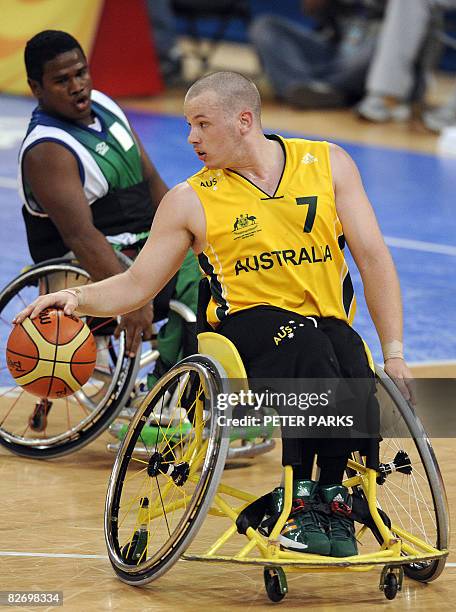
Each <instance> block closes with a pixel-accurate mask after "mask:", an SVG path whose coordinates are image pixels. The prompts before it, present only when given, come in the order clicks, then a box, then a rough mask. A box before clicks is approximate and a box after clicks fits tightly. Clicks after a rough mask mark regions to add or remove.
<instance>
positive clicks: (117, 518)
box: [105, 355, 229, 586]
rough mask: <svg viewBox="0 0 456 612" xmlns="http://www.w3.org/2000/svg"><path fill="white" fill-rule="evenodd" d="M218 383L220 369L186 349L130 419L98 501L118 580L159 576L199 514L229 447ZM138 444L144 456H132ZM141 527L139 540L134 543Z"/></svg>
mask: <svg viewBox="0 0 456 612" xmlns="http://www.w3.org/2000/svg"><path fill="white" fill-rule="evenodd" d="M176 390H177V394H176ZM224 390H225V382H224V372H223V370H222V369H221V367H220V366H219V365H218V364H217V362H215V361H214V360H212V359H210V358H208V357H206V356H202V355H193V356H190V357H187V358H185V359H183V360H182V361H181V362H179V363H178V364H176V365H175V366H174V367H173V368H172V369H171V370H170V371H169V372H168V373H167V374H165V375H164V376H163V377H162V378H161V379H160V381H159V382H158V383H157V385H156V386H155V387H154V388H153V389H152V391H150V393H149V394H148V396H147V397H146V398H145V400H144V401H143V403H142V405H141V407H140V408H139V409H138V411H137V414H136V415H135V417H134V418H133V420H132V421H131V423H130V426H129V429H128V431H127V434H126V436H125V438H124V440H123V441H122V444H121V446H120V448H119V452H118V454H117V457H116V460H115V463H114V467H113V470H112V474H111V478H110V481H109V487H108V492H107V497H106V506H105V538H106V544H107V548H108V554H109V559H110V561H111V564H112V566H113V568H114V571H115V572H116V574H117V576H118V577H119V578H120V579H121V580H122V581H123V582H126V583H127V584H130V585H135V586H140V585H143V584H146V583H148V582H150V581H152V580H156V579H157V578H159V577H160V576H161V575H162V574H164V573H165V572H166V571H168V569H170V567H171V566H172V565H174V563H176V561H177V560H178V559H179V557H180V556H181V554H183V553H184V552H185V550H186V549H187V548H188V546H189V545H190V543H191V542H192V540H193V538H194V537H195V535H196V534H197V532H198V530H199V528H200V526H201V524H202V522H203V521H204V518H205V517H206V514H207V512H208V510H209V508H210V505H211V502H212V499H213V496H214V494H215V493H216V490H217V487H218V484H219V481H220V478H221V475H222V472H223V468H224V465H225V459H226V456H227V452H228V445H229V432H227V431H225V428H223V427H222V426H221V424H220V423H219V419H218V417H219V416H220V415H221V414H222V411H221V410H220V408H219V407H218V405H217V394H218V393H220V392H222V391H224ZM172 397H174V398H176V397H177V400H176V399H174V400H171V401H172V402H173V406H174V415H175V416H174V417H173V418H174V420H173V421H172V427H171V426H170V423H171V422H170V421H169V417H168V418H167V420H166V422H165V423H164V424H163V425H161V413H162V411H163V407H164V406H165V404H166V402H168V401H169V398H172ZM168 412H169V411H168ZM226 412H227V411H224V413H225V414H226ZM151 424H152V425H153V426H155V427H156V429H157V437H156V438H155V440H154V441H151V440H150V438H149V439H148V440H147V441H146V440H145V439H142V437H141V432H142V430H143V427H144V426H145V425H147V426H148V431H149V432H150V429H151ZM179 428H180V429H179ZM179 431H180V433H179ZM138 444H143V445H144V447H145V448H147V451H148V452H147V455H146V456H144V455H141V457H140V458H138V457H135V456H134V451H135V446H136V447H137V446H138ZM141 534H142V535H143V542H145V544H143V547H142V548H141V549H139V550H138V542H139V541H140V540H141ZM144 534H146V536H145V537H144ZM133 548H134V551H133V553H132V549H133Z"/></svg>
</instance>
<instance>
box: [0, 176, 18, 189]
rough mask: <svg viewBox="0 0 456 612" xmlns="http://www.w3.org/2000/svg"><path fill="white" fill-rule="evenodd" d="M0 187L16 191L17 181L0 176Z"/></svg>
mask: <svg viewBox="0 0 456 612" xmlns="http://www.w3.org/2000/svg"><path fill="white" fill-rule="evenodd" d="M0 187H4V188H5V189H17V179H15V178H8V177H7V176H0Z"/></svg>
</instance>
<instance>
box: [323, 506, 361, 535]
mask: <svg viewBox="0 0 456 612" xmlns="http://www.w3.org/2000/svg"><path fill="white" fill-rule="evenodd" d="M329 508H330V510H331V521H330V523H331V535H332V536H336V537H337V536H339V537H341V538H353V537H354V530H355V528H354V524H353V520H352V519H351V513H352V509H351V507H350V506H349V505H348V504H347V503H345V502H340V501H335V500H333V501H332V502H331V504H330V506H329Z"/></svg>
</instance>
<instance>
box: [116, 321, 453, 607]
mask: <svg viewBox="0 0 456 612" xmlns="http://www.w3.org/2000/svg"><path fill="white" fill-rule="evenodd" d="M198 340H199V348H200V352H201V353H202V354H203V356H202V357H199V356H194V357H190V358H188V359H187V360H186V361H187V364H188V366H190V363H191V360H192V359H194V360H195V363H197V360H204V359H205V357H204V354H207V355H211V360H212V363H213V364H215V366H213V367H215V368H217V369H218V371H219V376H220V377H221V378H224V377H225V376H227V377H228V378H235V379H245V380H246V377H245V370H244V367H243V365H242V362H241V360H240V357H239V355H238V353H237V351H236V349H235V347H234V345H232V343H231V342H230V341H229V340H227V339H226V338H224V337H223V336H221V335H219V334H214V333H211V332H206V333H203V334H200V335H199V336H198ZM195 363H193V364H192V365H195ZM181 364H182V365H181V366H180V367H181V369H182V367H183V366H184V365H185V364H184V362H181ZM178 369H179V364H178V365H177V366H176V371H177V370H178ZM376 374H377V378H378V379H379V380H380V382H381V384H382V385H383V386H385V387H386V390H387V391H388V392H390V393H392V394H394V395H392V396H391V397H392V398H393V399H394V401H395V402H396V405H397V403H398V402H399V403H401V402H403V407H404V408H405V407H406V410H407V411H408V412H406V413H405V414H409V415H410V422H407V420H406V419H405V417H404V413H403V412H401V415H402V417H403V418H404V420H405V422H406V425H407V427H408V428H409V431H410V432H411V433H412V434H416V435H414V443H415V444H417V441H418V440H420V442H419V448H418V451H419V455H420V458H421V459H422V460H424V467H425V469H426V475H427V478H428V484H429V486H430V489H431V493H432V497H433V502H434V508H435V512H436V519H437V539H438V542H437V543H436V546H432V545H431V544H430V543H429V542H426V541H424V539H422V538H420V537H417V536H416V535H414V534H413V533H410V532H408V531H407V530H406V529H405V528H404V527H403V526H401V525H398V524H395V523H392V524H391V525H390V526H388V525H387V524H386V523H385V521H384V520H383V518H382V516H381V514H380V512H379V509H380V508H379V506H378V502H377V489H378V485H377V479H378V478H379V477H381V476H382V474H383V473H382V472H381V471H379V470H377V469H372V468H370V467H367V465H366V464H365V462H364V459H363V458H361V457H355V456H354V457H353V458H352V459H351V460H349V463H348V466H347V468H348V470H349V471H350V474H349V477H348V478H347V479H346V480H345V481H344V485H345V486H347V487H351V488H357V489H358V490H360V491H362V492H363V494H364V496H365V498H366V500H367V504H368V508H369V513H370V516H371V518H372V519H373V521H374V523H375V527H376V530H377V534H378V535H377V536H376V538H377V541H378V543H379V550H378V551H376V552H372V553H365V554H359V555H356V556H352V557H345V558H334V557H329V556H321V555H315V554H308V553H302V552H299V553H298V552H293V551H289V550H282V549H281V548H280V544H279V541H278V536H279V534H280V532H281V530H282V528H283V526H284V525H285V522H286V521H287V519H288V517H289V515H290V511H291V505H292V481H293V474H292V468H291V466H285V468H284V480H285V482H284V487H285V499H284V507H283V510H282V512H281V514H280V517H279V518H278V520H277V522H276V524H275V526H274V527H273V529H272V532H271V533H270V535H269V537H267V536H265V535H262V534H261V533H259V532H258V531H257V530H255V529H254V528H252V527H248V528H247V529H246V531H245V535H246V537H247V540H248V541H247V543H246V544H244V545H243V546H241V547H240V548H239V549H238V550H237V552H236V553H235V554H234V555H233V554H231V555H226V554H222V552H221V551H222V549H223V547H224V546H225V545H226V544H227V543H228V542H229V541H231V540H232V538H233V537H234V536H235V535H236V534H237V533H238V527H237V525H236V521H237V519H238V517H239V515H240V513H241V512H242V511H243V510H244V509H245V508H246V507H247V506H248V505H249V504H250V503H252V502H254V501H255V500H256V499H257V496H255V495H252V494H251V493H248V492H245V491H242V490H239V489H237V488H234V487H231V486H227V485H224V484H219V480H220V477H221V470H220V465H219V463H217V464H216V471H217V474H216V475H215V477H214V480H212V481H211V484H210V485H207V487H211V491H210V498H211V499H209V500H208V499H207V498H206V499H205V500H204V503H203V504H202V505H204V511H205V512H207V514H209V515H213V516H219V517H226V518H228V519H229V520H230V521H231V525H230V527H229V528H228V529H226V530H225V531H224V532H223V533H222V534H221V535H220V536H219V537H218V538H217V539H216V541H215V542H213V544H212V545H211V546H210V547H209V548H208V549H207V550H206V552H205V553H204V554H186V552H185V551H186V549H187V548H188V546H189V545H190V543H191V541H192V540H193V538H194V537H195V535H196V531H197V530H198V529H199V527H200V525H201V523H202V520H203V519H202V518H201V515H198V520H197V521H196V522H195V525H194V527H195V528H194V529H193V531H192V530H191V528H189V529H187V526H186V523H185V520H184V518H185V516H187V514H188V516H190V514H191V513H190V514H189V513H188V512H187V514H185V513H184V514H185V516H184V518H182V519H181V521H180V522H179V524H178V526H177V527H176V533H173V534H172V535H171V534H170V541H171V540H172V547H171V548H172V552H170V553H168V552H166V551H167V550H168V549H167V548H166V546H165V544H163V545H162V546H161V548H160V550H159V551H158V552H157V553H156V554H155V555H153V556H152V558H151V559H150V560H147V559H146V557H147V552H148V546H149V544H150V541H149V537H147V539H146V540H145V544H144V547H143V549H142V551H141V555H140V556H139V558H138V560H137V562H131V560H126V558H124V557H125V555H124V554H123V551H124V549H125V548H127V549H128V551H129V550H130V548H131V546H132V541H131V540H130V543H129V544H128V545H127V546H126V547H124V549H122V550H121V549H120V543H119V542H118V541H116V538H117V539H118V535H119V533H118V530H119V527H120V524H121V520H120V516H119V514H120V513H119V512H118V510H119V503H120V501H119V500H120V495H121V492H122V487H123V486H124V484H125V483H124V480H123V479H125V482H126V480H127V478H126V469H127V468H128V461H129V452H130V451H129V445H131V443H132V439H133V437H134V435H135V428H136V431H137V428H138V427H141V426H142V423H143V422H145V421H146V416H147V415H146V412H147V409H148V406H150V404H151V402H152V400H153V397H154V395H155V396H156V395H157V393H158V390H157V389H155V390H153V391H152V392H151V393H150V394H149V396H148V398H146V400H145V401H144V404H143V407H142V408H143V410H142V411H141V410H139V411H138V415H137V416H136V418H135V419H134V420H133V422H132V423H131V425H130V429H129V431H128V433H127V436H126V438H125V440H124V442H123V444H122V446H121V448H120V450H119V453H118V455H117V457H116V462H115V464H114V467H113V472H112V474H111V478H110V482H109V487H108V492H107V498H106V508H105V537H106V542H107V547H108V553H109V558H110V561H111V564H112V565H113V568H114V570H115V571H116V573H117V574H118V576H119V577H120V578H121V580H123V581H125V582H127V583H128V584H132V585H142V584H146V583H148V582H150V581H151V580H154V579H156V578H158V577H159V576H161V575H162V574H163V573H165V572H166V571H167V570H168V569H169V568H170V567H171V566H172V565H173V564H174V563H175V562H176V561H177V560H178V558H179V557H181V558H182V559H186V560H191V561H210V562H223V563H237V564H240V565H256V566H262V567H263V568H264V580H265V587H266V591H267V594H268V596H269V598H270V599H271V600H272V601H280V600H281V599H282V598H283V597H284V596H285V594H286V592H287V585H286V578H285V573H284V571H283V569H282V568H284V567H285V568H286V569H287V571H292V572H293V571H303V572H315V571H318V572H321V571H323V572H365V571H369V570H372V569H374V568H375V567H378V566H383V569H382V572H381V576H380V585H379V588H380V590H383V591H384V594H385V596H386V597H387V598H388V599H393V598H394V597H395V596H396V593H397V592H398V591H399V590H401V586H402V579H403V575H404V570H405V573H406V574H407V575H409V576H410V577H412V578H414V579H415V580H419V581H423V582H428V581H430V580H434V579H435V578H437V577H438V575H439V574H440V573H441V571H442V570H443V568H444V565H445V559H446V557H447V555H448V545H449V522H448V507H447V501H446V495H445V490H444V486H443V481H442V478H441V475H440V472H439V469H438V465H437V463H436V461H435V457H434V454H433V451H432V447H431V445H430V442H429V440H428V439H427V437H426V435H425V433H424V430H423V429H422V426H421V424H420V422H419V420H418V419H417V418H416V417H415V415H414V413H413V411H412V410H411V408H410V406H409V405H408V404H407V402H406V401H405V400H404V398H403V397H402V396H401V395H400V393H399V391H398V390H397V388H396V387H395V385H394V383H393V382H392V381H391V380H390V379H389V378H388V377H387V376H386V374H385V373H384V372H383V370H382V369H381V368H379V367H376ZM171 377H172V373H171V372H170V373H168V375H167V377H164V378H166V380H163V379H162V380H163V385H166V384H167V383H168V382H169V380H170V379H171ZM206 383H207V381H206ZM246 383H247V380H246ZM159 385H160V383H159ZM397 394H399V395H397ZM212 419H213V420H214V416H213V417H212ZM213 436H214V439H212V437H211V438H210V439H209V440H207V441H206V442H205V444H206V449H207V445H208V444H216V443H217V439H218V438H217V436H220V432H216V431H214V433H213ZM195 445H196V442H195V440H192V441H191V442H188V451H187V447H186V448H185V449H184V453H183V459H185V458H187V460H189V461H190V471H189V475H188V478H189V480H190V481H193V482H194V483H195V486H196V491H197V489H198V483H199V476H198V474H197V472H198V470H200V468H201V463H202V462H203V459H204V455H203V453H204V452H206V451H205V448H204V444H203V445H202V446H201V448H200V449H199V450H198V447H197V445H196V446H195ZM157 448H158V444H157V445H156V446H155V451H156V450H157ZM152 450H153V449H152ZM197 451H198V452H197ZM192 453H193V455H192ZM195 453H196V456H197V460H198V461H199V463H198V461H197V462H196V463H194V464H192V463H191V461H192V459H191V457H192V456H193V457H194V456H195ZM154 454H157V453H156V452H155V453H154ZM423 457H425V459H423ZM174 459H175V460H174V462H176V461H177V460H176V458H174ZM125 460H126V461H127V466H126V467H125V465H124V464H125ZM151 461H152V458H151V460H150V462H149V464H148V465H147V462H145V461H143V463H144V464H146V465H147V468H144V469H143V470H142V471H144V470H147V474H146V478H147V475H149V477H150V479H152V476H154V477H157V475H158V474H159V473H160V474H161V475H162V476H166V473H165V471H163V469H162V467H160V466H158V468H157V469H156V471H155V472H154V473H152V472H150V471H149V470H150V466H151ZM220 461H223V462H224V458H223V457H222V458H221V459H220ZM122 465H124V467H123V468H122ZM381 465H382V464H381ZM122 469H123V472H122ZM387 469H390V470H391V471H395V470H396V467H395V466H394V464H389V468H387ZM387 469H386V471H387ZM160 470H161V471H160ZM397 471H399V472H400V471H401V470H400V469H399V468H397ZM203 472H204V470H203ZM385 473H386V472H385ZM157 482H158V481H157ZM168 485H170V486H172V482H171V478H169V481H168V483H167V484H165V488H166V487H167V486H168ZM119 487H120V489H119ZM193 497H194V496H193ZM193 497H188V499H187V496H186V493H185V492H184V493H183V499H178V500H177V501H173V502H172V503H171V502H170V503H166V506H164V505H163V504H164V503H165V502H166V498H165V496H164V493H163V499H162V491H161V492H160V502H159V501H156V502H155V503H154V504H153V505H152V507H148V510H147V513H146V514H144V509H143V508H140V509H139V515H138V519H137V520H136V526H137V525H138V524H139V523H140V522H141V521H143V523H144V522H147V520H148V521H149V523H150V521H151V520H152V519H154V518H157V517H159V516H160V513H161V511H162V510H161V508H162V509H163V511H164V512H166V510H167V509H169V510H171V511H174V510H176V509H177V508H185V511H187V505H188V506H189V507H190V508H191V509H192V508H193V506H194V504H195V503H196V502H194V500H193ZM229 498H230V499H231V500H234V501H228V499H229ZM116 500H117V501H116ZM163 500H164V501H163ZM116 503H117V504H118V506H117V507H116ZM160 503H161V507H160ZM195 507H196V506H195ZM192 512H196V510H195V509H193V510H192ZM141 513H142V514H141ZM203 518H204V517H203ZM123 520H125V517H124V519H123ZM189 520H190V519H189ZM196 523H198V524H196ZM135 529H136V527H135ZM186 529H187V531H185V530H186ZM367 529H368V527H367V526H366V525H363V526H362V527H361V529H360V530H359V531H358V533H357V538H358V539H362V537H363V536H364V534H365V533H366V531H367ZM135 533H136V531H135ZM132 537H133V538H134V537H135V536H134V535H133V536H132ZM179 538H180V540H179ZM168 548H169V546H168ZM167 555H168V556H167ZM168 557H169V558H168ZM427 570H429V571H427Z"/></svg>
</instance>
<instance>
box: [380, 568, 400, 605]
mask: <svg viewBox="0 0 456 612" xmlns="http://www.w3.org/2000/svg"><path fill="white" fill-rule="evenodd" d="M397 591H398V582H397V578H396V574H393V573H392V572H389V573H388V574H386V575H385V580H384V583H383V592H384V593H385V597H386V599H394V598H395V597H396V595H397Z"/></svg>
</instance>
